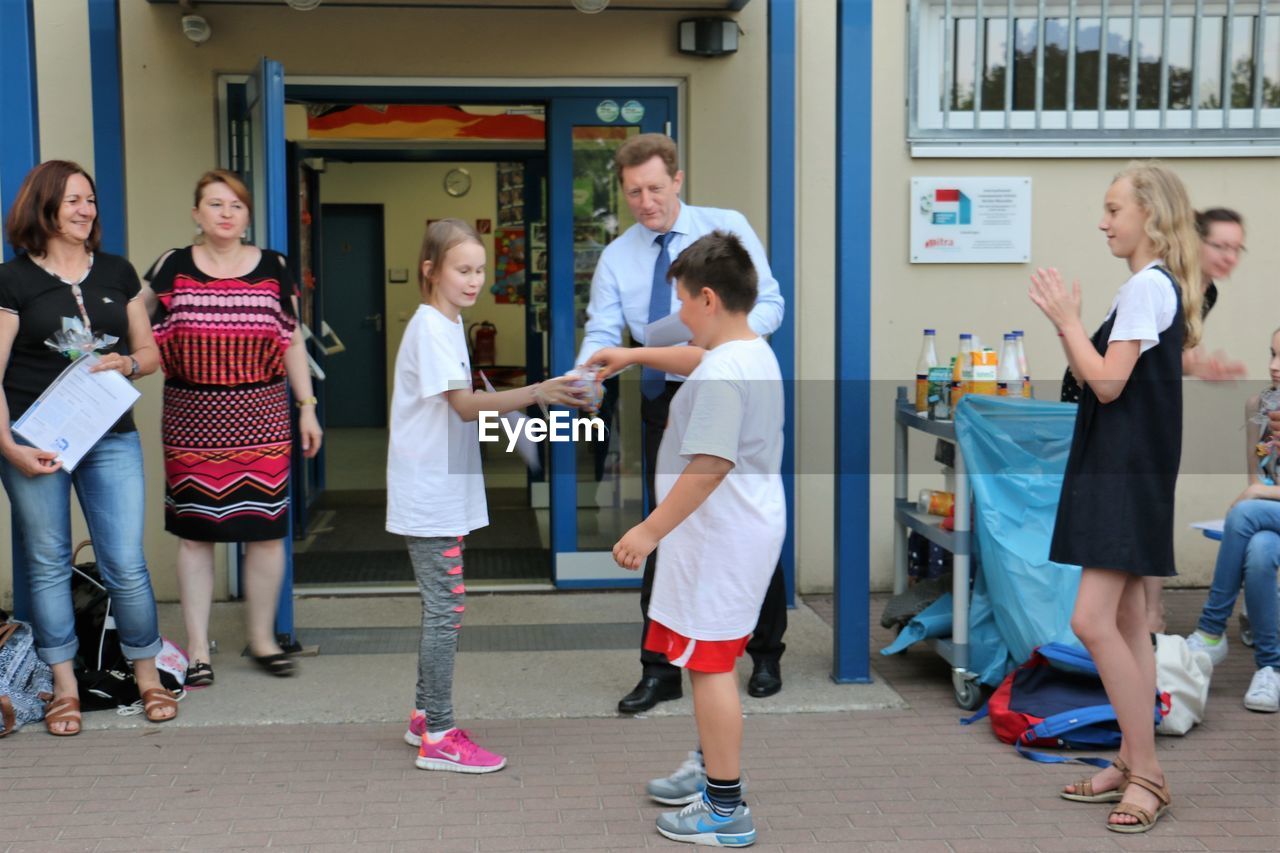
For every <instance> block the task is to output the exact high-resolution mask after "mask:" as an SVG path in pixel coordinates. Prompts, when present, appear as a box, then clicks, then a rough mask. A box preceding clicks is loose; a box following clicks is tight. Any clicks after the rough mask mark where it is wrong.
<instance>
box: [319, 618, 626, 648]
mask: <svg viewBox="0 0 1280 853" xmlns="http://www.w3.org/2000/svg"><path fill="white" fill-rule="evenodd" d="M641 629H642V623H640V622H586V623H583V622H575V623H572V624H568V625H466V626H464V627H463V629H462V631H460V632H459V633H458V651H460V652H566V651H614V650H618V649H636V648H638V647H639V645H640V631H641ZM418 632H419V629H418V628H299V629H298V640H299V642H301V643H302V644H303V645H304V646H319V647H320V654H322V655H392V654H413V653H415V652H417V651H418Z"/></svg>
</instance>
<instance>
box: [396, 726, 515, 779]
mask: <svg viewBox="0 0 1280 853" xmlns="http://www.w3.org/2000/svg"><path fill="white" fill-rule="evenodd" d="M413 763H414V764H416V765H417V766H418V768H419V769H421V770H452V771H453V772H454V773H492V772H494V771H495V770H501V769H502V768H504V767H506V766H507V759H505V758H503V757H502V756H501V755H495V754H494V753H492V752H489V751H488V750H487V749H483V748H481V747H480V746H477V745H476V743H475V741H473V740H471V735H470V734H469V733H467V732H465V731H463V730H462V729H454V730H453V731H451V732H449V733H448V734H447V735H445V736H444V737H442V738H440V741H439V743H430V742H429V741H428V740H427V739H426V738H425V737H424V738H423V739H422V747H421V748H420V749H419V750H418V757H417V758H416V759H415V760H414V762H413Z"/></svg>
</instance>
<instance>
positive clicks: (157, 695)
mask: <svg viewBox="0 0 1280 853" xmlns="http://www.w3.org/2000/svg"><path fill="white" fill-rule="evenodd" d="M165 708H172V709H173V713H172V714H170V715H169V716H165V717H161V716H159V715H158V712H159V711H162V710H164V709H165ZM142 713H143V714H145V715H146V717H147V721H148V722H152V723H167V722H169V721H170V720H173V719H177V716H178V700H177V699H175V698H174V695H173V694H172V693H170V692H169V691H168V690H165V689H164V688H163V687H149V688H147V689H146V690H144V691H142Z"/></svg>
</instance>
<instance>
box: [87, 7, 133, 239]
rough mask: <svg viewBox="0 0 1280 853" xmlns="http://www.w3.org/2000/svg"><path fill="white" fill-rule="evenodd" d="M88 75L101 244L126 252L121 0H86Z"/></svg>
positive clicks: (94, 175)
mask: <svg viewBox="0 0 1280 853" xmlns="http://www.w3.org/2000/svg"><path fill="white" fill-rule="evenodd" d="M88 4H89V81H90V85H91V86H92V95H93V164H94V165H93V172H94V174H93V180H94V183H95V184H96V185H97V188H98V222H99V223H100V224H101V226H102V248H103V250H104V251H107V252H111V253H112V254H116V255H128V246H129V243H128V237H127V236H126V235H127V234H128V227H127V225H128V224H127V222H126V219H125V189H124V107H123V99H122V96H121V91H120V85H121V84H120V9H119V2H118V0H88Z"/></svg>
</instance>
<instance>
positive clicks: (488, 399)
mask: <svg viewBox="0 0 1280 853" xmlns="http://www.w3.org/2000/svg"><path fill="white" fill-rule="evenodd" d="M577 382H578V379H577V377H574V376H557V377H556V378H554V379H548V380H546V381H545V382H535V383H534V384H532V385H526V386H524V387H523V388H512V389H511V390H509V391H494V392H493V393H488V392H485V391H473V390H472V389H470V388H459V389H457V390H455V391H446V392H445V399H446V400H448V401H449V405H450V406H452V407H453V410H454V411H455V412H457V413H458V417H460V418H462V419H463V420H464V421H474V420H478V419H479V417H480V413H481V412H498V413H499V414H503V413H505V412H514V411H516V410H518V409H527V408H528V407H529V406H532V405H533V404H534V403H538V404H539V405H542V406H571V407H575V408H576V407H578V406H581V405H582V404H583V403H584V402H585V399H586V390H585V389H583V388H581V387H579V386H578V385H577V384H576V383H577Z"/></svg>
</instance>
